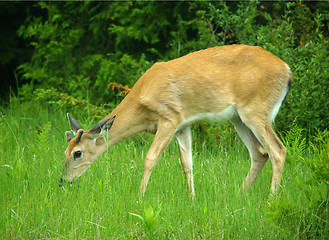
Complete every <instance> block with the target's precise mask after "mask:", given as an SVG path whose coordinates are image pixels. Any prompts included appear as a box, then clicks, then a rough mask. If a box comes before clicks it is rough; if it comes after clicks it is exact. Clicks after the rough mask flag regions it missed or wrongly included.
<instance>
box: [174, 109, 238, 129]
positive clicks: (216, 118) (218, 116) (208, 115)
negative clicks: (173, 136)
mask: <svg viewBox="0 0 329 240" xmlns="http://www.w3.org/2000/svg"><path fill="white" fill-rule="evenodd" d="M236 115H237V112H236V110H235V104H232V105H230V106H228V107H227V108H225V109H223V110H221V111H219V112H205V113H198V114H195V115H193V116H190V117H188V118H186V119H184V120H183V121H182V122H181V123H180V124H179V127H178V129H181V128H183V127H185V126H188V125H191V124H192V123H194V122H197V121H201V120H209V121H213V122H222V121H228V120H230V119H232V118H233V117H234V116H236Z"/></svg>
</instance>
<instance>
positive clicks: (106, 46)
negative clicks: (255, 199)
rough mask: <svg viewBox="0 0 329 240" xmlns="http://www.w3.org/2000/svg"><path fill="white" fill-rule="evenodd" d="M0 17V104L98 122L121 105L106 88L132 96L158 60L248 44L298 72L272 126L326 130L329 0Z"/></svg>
mask: <svg viewBox="0 0 329 240" xmlns="http://www.w3.org/2000/svg"><path fill="white" fill-rule="evenodd" d="M0 18H1V19H0V24H1V28H0V29H1V30H0V31H1V38H0V46H1V51H0V68H1V70H0V74H1V92H0V93H1V99H2V103H3V104H6V103H8V101H9V100H10V96H15V97H18V98H19V99H21V100H22V101H26V100H33V99H41V100H42V101H44V102H48V103H50V104H57V105H60V106H62V107H66V108H74V107H75V108H76V107H77V106H79V107H80V108H81V107H82V108H86V109H88V112H89V113H90V114H95V115H97V114H103V113H105V112H109V111H110V110H111V109H112V108H113V107H115V106H116V104H118V102H120V101H121V100H122V99H123V97H124V94H120V92H121V90H122V89H120V88H114V90H113V89H112V87H108V86H109V84H110V83H113V82H116V83H118V84H122V86H125V85H127V87H129V88H131V87H132V86H133V85H134V83H135V82H136V81H137V80H138V78H139V77H140V76H141V75H142V74H143V73H144V72H145V71H146V70H147V69H148V68H150V67H151V66H152V65H153V64H154V63H155V62H157V61H167V60H170V59H174V58H177V57H180V56H183V55H185V54H188V53H190V52H193V51H196V50H199V49H204V48H208V47H213V46H219V45H229V44H248V45H258V46H261V47H263V48H264V49H266V50H268V51H270V52H272V53H273V54H275V55H276V56H278V57H280V58H281V59H283V60H284V61H285V62H287V63H288V64H289V65H290V67H291V69H292V71H293V73H294V82H293V85H292V90H291V92H290V94H289V97H288V98H287V100H286V102H285V104H284V105H283V107H282V109H281V111H280V114H279V116H278V118H277V120H276V125H277V128H279V129H280V130H286V129H287V128H289V127H290V126H292V125H295V124H297V125H298V126H299V127H301V128H303V129H309V131H310V132H312V131H314V129H315V128H319V129H325V128H326V127H327V125H328V120H329V101H328V91H329V81H328V80H329V44H328V43H329V41H328V40H329V39H328V37H329V2H328V1H312V2H309V1H297V2H285V1H279V2H257V1H248V2H245V1H241V2H238V1H234V2H232V1H216V2H208V1H203V2H194V1H179V2H155V1H151V2H144V1H137V2H135V1H125V2H0ZM200 87H201V86H200ZM100 106H101V108H100ZM99 109H103V110H104V109H105V110H104V111H101V110H99Z"/></svg>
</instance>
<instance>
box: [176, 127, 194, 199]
mask: <svg viewBox="0 0 329 240" xmlns="http://www.w3.org/2000/svg"><path fill="white" fill-rule="evenodd" d="M176 139H177V142H178V149H179V154H180V159H181V163H182V167H183V170H184V173H185V177H186V180H187V189H188V190H189V192H190V193H191V196H192V198H193V197H194V195H195V192H194V182H193V162H192V140H191V128H190V126H187V127H185V128H183V129H181V130H179V131H177V132H176Z"/></svg>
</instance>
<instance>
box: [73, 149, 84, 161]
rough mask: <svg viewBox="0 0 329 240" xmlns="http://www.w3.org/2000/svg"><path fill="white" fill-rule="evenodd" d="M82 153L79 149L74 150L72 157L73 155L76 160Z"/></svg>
mask: <svg viewBox="0 0 329 240" xmlns="http://www.w3.org/2000/svg"><path fill="white" fill-rule="evenodd" d="M81 155H82V153H81V151H76V152H74V153H73V157H74V160H76V159H77V158H79V157H81Z"/></svg>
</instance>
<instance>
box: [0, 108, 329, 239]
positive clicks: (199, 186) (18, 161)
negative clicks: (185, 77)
mask: <svg viewBox="0 0 329 240" xmlns="http://www.w3.org/2000/svg"><path fill="white" fill-rule="evenodd" d="M83 121H85V123H89V122H90V121H91V120H90V119H84V120H82V123H83ZM68 126H69V125H68V123H67V120H66V118H65V112H64V111H62V110H60V109H50V108H46V107H45V106H43V105H42V104H40V103H30V104H28V103H24V104H19V103H12V104H10V105H9V106H7V107H3V108H2V110H1V116H0V132H1V139H0V156H1V158H0V176H1V178H0V188H1V191H0V235H1V236H2V238H3V239H50V238H52V239H278V238H281V239H292V238H304V237H305V236H307V237H309V238H323V239H325V238H326V237H328V235H326V234H327V233H325V232H321V231H315V232H312V231H313V230H314V228H309V229H308V228H307V227H308V224H312V222H311V223H307V217H309V216H312V214H313V215H314V216H315V212H312V211H311V212H309V210H308V209H307V208H308V207H309V206H311V204H312V202H313V201H318V200H319V199H321V196H319V195H321V192H322V191H324V190H325V186H323V185H321V184H319V185H314V186H311V185H305V182H306V181H307V180H308V179H311V178H312V177H313V175H312V172H311V171H310V170H309V169H308V168H307V167H306V166H305V165H303V164H302V162H301V161H300V160H299V159H298V158H297V159H291V158H290V160H289V161H288V163H287V164H286V166H285V170H284V175H283V180H282V188H281V190H280V193H279V194H278V196H276V198H273V199H272V198H269V193H270V192H269V187H270V182H271V175H272V168H271V164H270V162H269V163H268V164H267V165H266V167H265V168H264V170H263V171H262V173H261V175H260V176H259V178H258V179H257V181H256V184H255V185H254V186H253V188H252V189H251V190H250V191H249V192H248V193H247V194H245V195H238V189H239V187H240V185H241V183H242V181H243V180H244V178H245V176H246V175H247V172H248V170H249V167H250V160H249V155H248V153H247V151H246V148H245V147H244V146H243V144H242V143H241V141H240V140H239V139H237V138H235V137H232V138H231V142H228V143H225V141H224V140H225V139H223V140H221V141H220V144H217V143H216V142H215V141H212V142H208V143H205V142H202V141H197V142H195V143H194V144H193V157H194V177H195V190H196V199H195V201H192V200H191V199H190V198H189V196H188V193H187V189H186V180H185V176H184V173H183V171H182V168H181V165H180V161H179V153H178V148H177V144H176V142H175V141H172V143H171V144H170V146H169V147H168V149H167V150H166V151H165V152H164V154H163V156H162V157H161V158H160V160H159V162H158V164H157V165H156V167H155V168H154V171H153V173H152V176H151V180H150V183H149V186H148V189H147V191H146V195H145V197H144V198H143V200H142V202H141V201H140V200H139V198H138V190H139V184H140V180H141V178H142V174H143V162H144V158H145V155H146V153H147V150H148V148H149V146H150V144H151V142H152V139H153V136H151V135H146V134H143V135H137V136H135V137H132V138H130V139H128V140H126V141H123V142H121V143H119V144H118V145H116V146H114V147H113V148H112V149H110V150H109V151H108V152H106V153H105V154H104V155H103V156H101V157H100V158H99V159H98V160H96V161H95V163H94V164H93V165H92V166H91V167H90V169H89V170H88V171H87V172H86V173H85V174H84V175H83V176H82V177H81V178H80V179H79V180H78V181H77V182H75V183H74V184H73V185H72V186H70V185H64V186H63V187H59V179H60V175H61V171H62V169H63V166H64V151H65V148H66V141H65V139H64V132H65V131H66V130H68ZM230 132H231V130H227V133H230ZM197 134H198V132H197V131H194V137H193V138H194V139H195V138H197V137H198V136H196V135H197ZM223 134H225V132H223ZM223 138H225V136H223ZM232 139H233V140H232ZM305 154H310V153H308V151H307V149H306V151H305ZM297 155H298V153H296V152H294V156H297ZM304 157H307V156H306V155H304ZM310 196H312V197H310ZM308 214H311V215H308ZM136 216H139V217H136ZM312 221H313V220H312ZM323 221H326V220H325V219H324V220H323ZM146 223H147V224H152V227H147V226H148V225H147V224H146ZM326 226H328V225H326ZM311 230H312V231H311ZM303 231H304V232H305V233H306V232H307V234H303Z"/></svg>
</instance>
